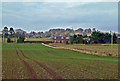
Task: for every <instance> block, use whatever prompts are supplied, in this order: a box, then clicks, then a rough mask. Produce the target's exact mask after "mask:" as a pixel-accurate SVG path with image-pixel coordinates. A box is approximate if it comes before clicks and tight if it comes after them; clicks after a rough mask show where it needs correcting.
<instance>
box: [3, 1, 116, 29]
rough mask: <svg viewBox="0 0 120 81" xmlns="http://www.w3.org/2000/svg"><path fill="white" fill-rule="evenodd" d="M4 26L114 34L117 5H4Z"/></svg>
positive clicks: (27, 3)
mask: <svg viewBox="0 0 120 81" xmlns="http://www.w3.org/2000/svg"><path fill="white" fill-rule="evenodd" d="M2 6H3V12H2V13H3V25H8V26H11V25H12V26H14V27H17V28H18V27H20V28H23V29H25V30H28V31H30V30H33V29H34V30H44V31H45V30H48V29H49V28H53V27H58V26H60V27H64V28H66V27H74V28H78V27H81V26H82V27H96V28H99V29H103V30H108V29H109V30H110V29H112V27H114V29H112V30H114V31H117V27H118V26H117V20H118V19H117V17H118V16H117V15H118V8H117V2H101V3H98V2H69V3H67V2H61V3H57V2H54V3H50V2H39V3H36V2H34V3H32V2H20V3H19V2H14V3H12V2H11V3H9V2H6V3H3V5H2Z"/></svg>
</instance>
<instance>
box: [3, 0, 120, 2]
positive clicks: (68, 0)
mask: <svg viewBox="0 0 120 81" xmlns="http://www.w3.org/2000/svg"><path fill="white" fill-rule="evenodd" d="M118 1H119V0H19V1H18V0H2V2H118Z"/></svg>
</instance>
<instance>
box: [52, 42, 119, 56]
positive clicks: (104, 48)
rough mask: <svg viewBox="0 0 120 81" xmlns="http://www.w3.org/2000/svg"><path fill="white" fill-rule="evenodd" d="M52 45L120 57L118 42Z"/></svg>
mask: <svg viewBox="0 0 120 81" xmlns="http://www.w3.org/2000/svg"><path fill="white" fill-rule="evenodd" d="M50 45H52V46H56V47H65V48H70V49H77V50H80V51H83V52H85V53H86V52H89V53H91V54H96V55H100V56H101V55H103V54H104V56H109V54H111V56H114V57H118V44H113V45H112V46H111V44H96V45H95V44H93V45H89V44H88V45H87V44H86V45H84V44H68V45H67V44H50Z"/></svg>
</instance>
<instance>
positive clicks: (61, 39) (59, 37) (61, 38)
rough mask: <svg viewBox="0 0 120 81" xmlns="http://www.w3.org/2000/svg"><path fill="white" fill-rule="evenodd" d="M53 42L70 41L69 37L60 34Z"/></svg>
mask: <svg viewBox="0 0 120 81" xmlns="http://www.w3.org/2000/svg"><path fill="white" fill-rule="evenodd" d="M53 43H70V39H69V37H63V36H58V37H54V38H53Z"/></svg>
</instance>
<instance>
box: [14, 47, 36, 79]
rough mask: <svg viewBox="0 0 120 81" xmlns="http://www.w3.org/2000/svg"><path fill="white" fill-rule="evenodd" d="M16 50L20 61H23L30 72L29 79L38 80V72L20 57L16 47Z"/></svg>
mask: <svg viewBox="0 0 120 81" xmlns="http://www.w3.org/2000/svg"><path fill="white" fill-rule="evenodd" d="M15 50H16V53H17V56H18V58H19V60H21V62H22V63H23V64H24V65H25V67H26V68H27V71H28V75H29V78H30V79H37V74H36V72H35V71H34V70H33V69H32V68H31V67H30V65H29V64H28V63H27V62H26V61H25V60H24V59H22V58H21V57H20V55H19V53H18V51H17V48H16V46H15Z"/></svg>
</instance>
